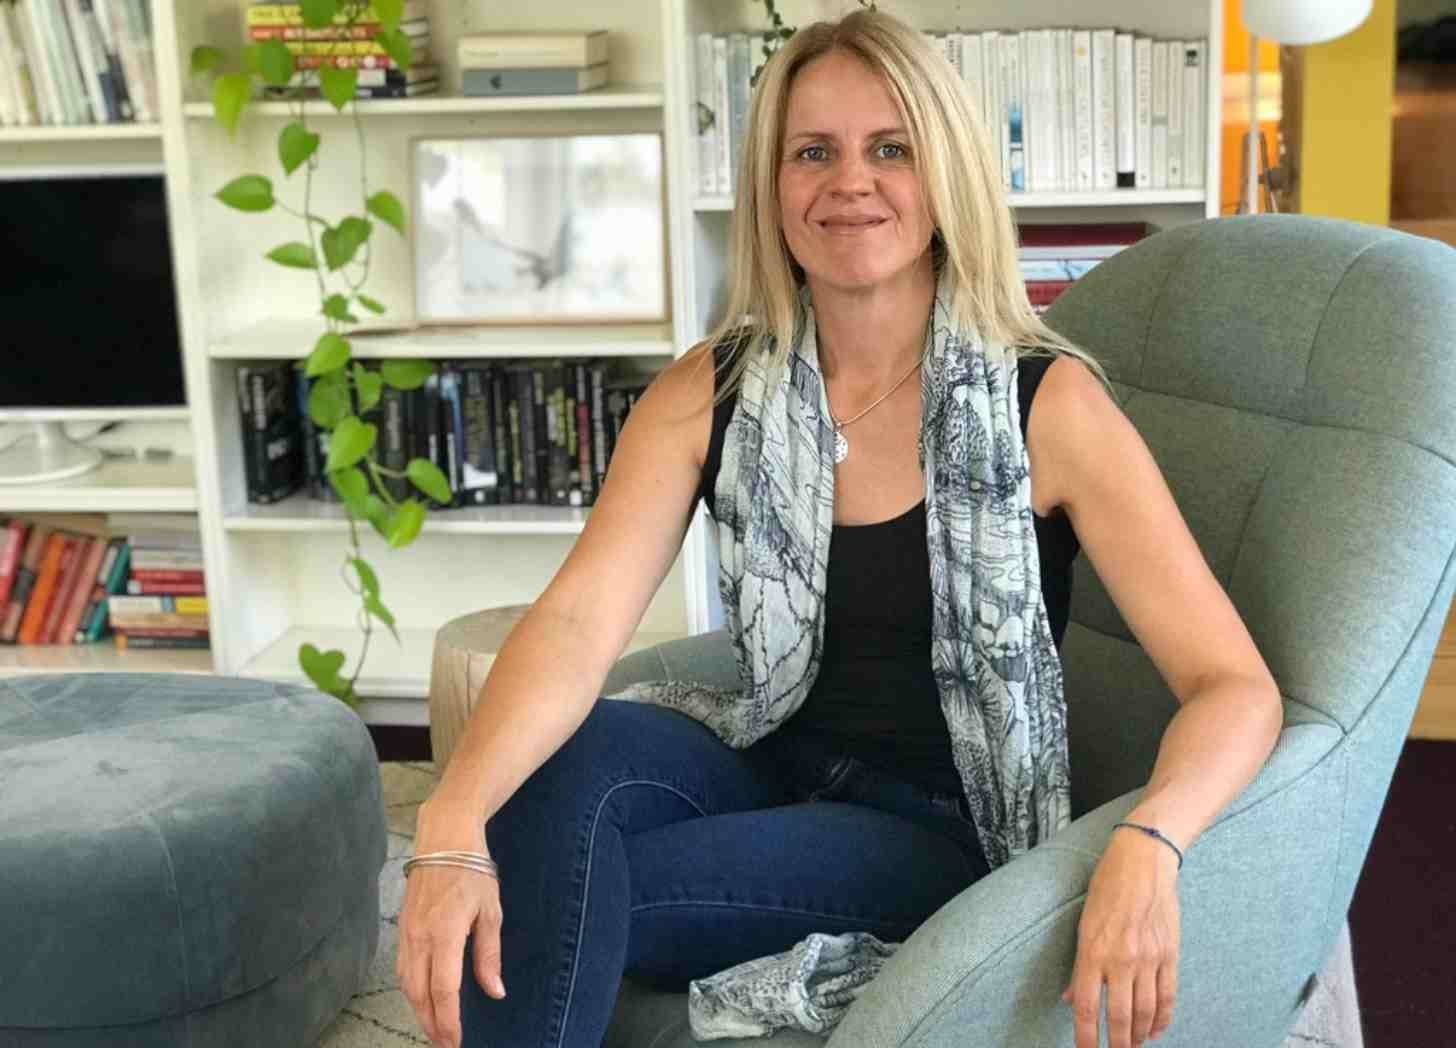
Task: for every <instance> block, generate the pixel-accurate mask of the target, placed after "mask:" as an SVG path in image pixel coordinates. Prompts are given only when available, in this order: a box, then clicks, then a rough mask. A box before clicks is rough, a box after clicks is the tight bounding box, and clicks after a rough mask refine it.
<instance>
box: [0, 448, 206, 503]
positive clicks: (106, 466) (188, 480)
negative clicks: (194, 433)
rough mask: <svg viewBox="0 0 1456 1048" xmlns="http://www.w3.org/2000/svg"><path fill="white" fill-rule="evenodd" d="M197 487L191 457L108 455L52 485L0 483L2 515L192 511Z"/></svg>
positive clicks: (195, 500)
mask: <svg viewBox="0 0 1456 1048" xmlns="http://www.w3.org/2000/svg"><path fill="white" fill-rule="evenodd" d="M196 509H197V486H196V481H195V479H194V477H193V460H192V458H191V457H190V456H175V457H173V458H172V459H170V460H168V461H166V462H138V461H135V460H131V459H107V460H106V461H105V462H103V463H102V464H101V465H100V466H99V467H97V468H96V469H93V470H92V471H91V472H90V473H83V474H81V476H79V477H72V478H70V479H68V480H63V481H56V482H55V483H52V484H0V513H69V512H82V513H116V512H129V513H190V512H194V511H195V510H196Z"/></svg>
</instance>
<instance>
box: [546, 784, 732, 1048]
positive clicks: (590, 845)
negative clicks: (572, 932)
mask: <svg viewBox="0 0 1456 1048" xmlns="http://www.w3.org/2000/svg"><path fill="white" fill-rule="evenodd" d="M623 786H656V787H658V788H659V789H664V790H667V791H668V792H670V793H675V794H677V795H678V796H679V797H681V798H682V799H683V800H685V801H687V802H688V803H689V804H691V805H692V806H693V808H694V809H695V810H696V811H697V813H698V814H699V815H706V814H707V812H705V811H703V809H702V806H701V805H699V804H698V802H697V801H695V800H693V799H692V798H691V797H689V796H688V795H687V794H686V793H684V792H683V791H682V790H680V789H678V788H677V787H676V786H670V785H668V784H667V783H665V782H654V781H653V780H651V779H628V780H626V781H624V782H618V783H614V784H613V785H612V786H611V787H609V788H608V789H607V791H606V792H605V793H603V794H602V796H601V799H600V800H599V801H597V808H596V811H594V812H593V813H592V822H591V833H590V834H589V835H588V837H587V845H586V871H585V873H584V875H583V877H582V886H581V914H580V916H578V917H577V922H576V943H575V944H574V945H573V947H572V951H571V981H570V982H568V983H567V985H566V1004H565V1005H563V1006H562V1009H561V1029H560V1030H558V1031H557V1034H556V1048H562V1044H563V1043H564V1038H565V1037H566V1021H567V1019H568V1017H569V1016H570V1015H571V998H572V995H573V994H574V993H575V991H576V972H577V969H578V968H579V967H580V963H581V940H582V936H583V935H584V934H585V930H586V908H587V903H588V901H589V896H590V895H591V864H592V852H594V851H595V850H596V840H597V826H598V825H600V824H601V820H602V808H603V807H604V806H605V805H606V803H607V801H608V799H609V798H610V797H611V796H612V794H614V793H616V792H617V791H618V790H619V789H621V788H622V787H623Z"/></svg>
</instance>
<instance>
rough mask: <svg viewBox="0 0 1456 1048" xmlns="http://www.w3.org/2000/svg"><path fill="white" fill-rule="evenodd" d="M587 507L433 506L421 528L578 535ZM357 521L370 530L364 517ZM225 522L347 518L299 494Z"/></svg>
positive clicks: (331, 525) (260, 526)
mask: <svg viewBox="0 0 1456 1048" xmlns="http://www.w3.org/2000/svg"><path fill="white" fill-rule="evenodd" d="M590 512H591V507H589V506H586V507H580V508H577V507H573V506H538V505H528V504H521V505H514V506H475V507H462V508H460V509H435V510H431V511H430V513H429V515H428V516H427V517H426V518H425V526H424V529H423V531H421V534H430V535H437V534H455V535H577V534H580V533H581V530H582V528H583V527H585V526H586V518H587V514H588V513H590ZM359 526H360V527H361V528H364V529H365V530H369V525H368V524H367V523H364V522H360V524H359ZM223 527H224V528H225V529H227V530H228V531H284V532H319V531H342V532H346V531H348V530H349V521H348V516H347V515H346V514H345V512H344V507H343V506H341V505H339V504H338V503H334V502H324V501H322V500H320V499H313V498H309V497H308V496H307V495H302V494H299V495H291V496H289V497H288V498H286V499H284V500H283V501H281V502H275V503H272V504H271V505H256V504H253V503H249V504H247V505H245V506H241V507H234V508H233V509H231V510H230V511H229V512H228V515H227V516H226V517H224V518H223ZM391 643H393V641H391Z"/></svg>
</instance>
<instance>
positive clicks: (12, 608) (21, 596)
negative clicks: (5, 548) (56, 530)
mask: <svg viewBox="0 0 1456 1048" xmlns="http://www.w3.org/2000/svg"><path fill="white" fill-rule="evenodd" d="M51 534H52V531H51V529H50V528H49V527H47V526H46V525H44V524H34V525H32V526H31V529H30V537H29V538H27V539H26V541H25V552H24V553H22V554H21V556H20V565H19V567H17V568H16V569H15V583H14V585H13V586H12V587H11V589H10V601H9V603H7V604H6V605H5V609H4V613H3V614H0V641H4V642H6V643H7V644H14V643H15V641H16V640H17V639H18V638H19V636H20V623H21V620H22V618H23V617H24V615H25V607H26V605H27V604H29V603H30V595H31V594H32V593H33V592H35V581H36V578H37V576H38V575H39V573H40V565H41V559H42V557H44V555H45V547H46V540H47V539H49V538H50V536H51Z"/></svg>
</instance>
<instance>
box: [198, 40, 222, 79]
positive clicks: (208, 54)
mask: <svg viewBox="0 0 1456 1048" xmlns="http://www.w3.org/2000/svg"><path fill="white" fill-rule="evenodd" d="M226 58H227V56H225V55H224V54H223V53H222V52H221V51H219V50H218V49H217V48H215V47H211V46H209V45H207V44H202V45H200V46H198V47H194V48H193V49H192V75H193V76H199V75H201V74H202V73H210V72H212V71H213V70H214V69H218V68H220V67H221V66H222V64H223V62H224V61H226Z"/></svg>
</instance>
